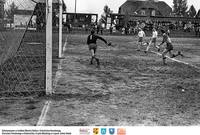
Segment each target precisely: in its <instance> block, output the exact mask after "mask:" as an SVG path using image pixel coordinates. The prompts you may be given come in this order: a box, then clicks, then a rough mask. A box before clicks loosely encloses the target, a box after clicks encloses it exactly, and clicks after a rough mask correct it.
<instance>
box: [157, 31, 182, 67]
mask: <svg viewBox="0 0 200 135" xmlns="http://www.w3.org/2000/svg"><path fill="white" fill-rule="evenodd" d="M161 32H162V34H163V41H162V43H161V44H160V45H159V46H161V45H162V44H164V43H166V48H165V49H164V51H163V52H162V58H163V64H164V65H166V55H167V53H169V55H170V58H174V57H177V56H179V55H181V56H183V54H182V53H181V52H180V51H178V53H177V54H173V53H172V50H173V45H172V41H171V39H170V37H169V35H168V34H167V32H165V30H161Z"/></svg>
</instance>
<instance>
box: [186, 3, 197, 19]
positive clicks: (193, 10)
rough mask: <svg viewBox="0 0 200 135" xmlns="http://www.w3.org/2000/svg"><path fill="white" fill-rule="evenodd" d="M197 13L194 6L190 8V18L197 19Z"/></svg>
mask: <svg viewBox="0 0 200 135" xmlns="http://www.w3.org/2000/svg"><path fill="white" fill-rule="evenodd" d="M196 13H197V11H196V9H195V8H194V6H193V5H192V6H190V9H189V11H188V16H189V17H195V15H196Z"/></svg>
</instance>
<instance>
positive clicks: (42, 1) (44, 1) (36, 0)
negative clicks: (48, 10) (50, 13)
mask: <svg viewBox="0 0 200 135" xmlns="http://www.w3.org/2000/svg"><path fill="white" fill-rule="evenodd" d="M32 1H33V2H36V3H46V0H32ZM59 1H60V0H52V3H59ZM62 1H63V0H62Z"/></svg>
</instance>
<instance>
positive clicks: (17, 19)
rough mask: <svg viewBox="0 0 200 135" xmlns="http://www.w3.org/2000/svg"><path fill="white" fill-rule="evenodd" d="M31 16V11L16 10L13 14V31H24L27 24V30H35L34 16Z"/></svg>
mask: <svg viewBox="0 0 200 135" xmlns="http://www.w3.org/2000/svg"><path fill="white" fill-rule="evenodd" d="M32 14H33V11H31V10H16V11H15V14H14V29H26V27H27V25H28V24H29V29H31V28H33V29H34V30H35V29H36V16H32ZM31 16H32V18H31ZM30 18H31V21H30Z"/></svg>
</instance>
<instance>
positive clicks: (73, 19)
mask: <svg viewBox="0 0 200 135" xmlns="http://www.w3.org/2000/svg"><path fill="white" fill-rule="evenodd" d="M63 18H64V22H65V24H66V25H69V24H71V25H72V26H74V27H83V26H90V25H92V24H95V25H96V24H97V21H98V14H91V13H63Z"/></svg>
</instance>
